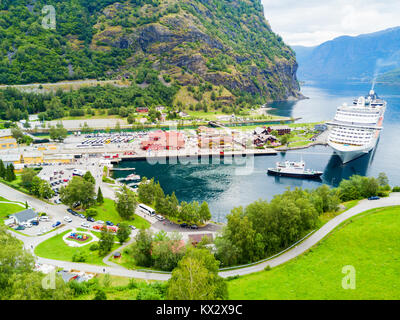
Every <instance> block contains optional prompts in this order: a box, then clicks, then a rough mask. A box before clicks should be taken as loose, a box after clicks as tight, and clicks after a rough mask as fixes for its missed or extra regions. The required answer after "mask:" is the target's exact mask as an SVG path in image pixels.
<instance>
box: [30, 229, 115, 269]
mask: <svg viewBox="0 0 400 320" xmlns="http://www.w3.org/2000/svg"><path fill="white" fill-rule="evenodd" d="M70 232H71V230H68V231H65V232H63V233H60V234H59V235H56V236H54V237H53V238H50V239H48V240H46V241H44V242H42V243H41V244H39V245H38V246H37V247H36V248H35V254H36V255H37V256H39V257H42V258H47V259H54V260H62V261H70V262H72V256H73V255H74V254H75V253H76V252H79V253H84V254H85V256H86V261H85V262H84V263H88V264H95V265H100V266H105V264H104V263H103V258H104V257H101V256H99V254H98V251H90V249H89V248H90V246H91V245H92V244H93V243H95V242H92V243H91V244H88V245H86V246H83V247H79V248H72V247H69V246H68V245H67V244H66V243H65V242H64V240H63V236H64V235H66V234H67V233H70ZM118 247H119V244H114V247H113V250H115V249H117V248H118Z"/></svg>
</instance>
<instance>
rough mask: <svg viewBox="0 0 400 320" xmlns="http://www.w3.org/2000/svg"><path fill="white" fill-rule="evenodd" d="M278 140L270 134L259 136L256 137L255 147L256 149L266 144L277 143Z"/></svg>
mask: <svg viewBox="0 0 400 320" xmlns="http://www.w3.org/2000/svg"><path fill="white" fill-rule="evenodd" d="M277 141H278V139H277V138H276V137H275V136H273V135H270V134H264V133H263V134H259V135H256V136H255V137H254V141H253V142H254V145H255V146H256V147H261V146H264V145H265V144H273V143H276V142H277Z"/></svg>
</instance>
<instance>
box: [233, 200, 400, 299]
mask: <svg viewBox="0 0 400 320" xmlns="http://www.w3.org/2000/svg"><path fill="white" fill-rule="evenodd" d="M399 234H400V207H390V208H380V209H373V210H370V211H367V212H365V213H362V214H360V215H358V216H357V217H354V218H352V219H351V220H349V221H348V222H346V223H344V224H342V225H341V226H340V227H339V228H337V229H336V230H335V231H334V232H333V233H331V234H330V235H329V236H328V237H327V238H325V239H324V240H323V241H322V242H320V243H319V244H318V245H316V246H315V247H313V248H312V249H311V250H309V251H308V252H306V253H305V254H303V255H302V256H300V257H298V258H296V259H294V260H292V261H290V262H288V263H286V264H284V265H281V266H278V267H276V268H273V269H271V270H269V271H263V272H259V273H255V274H252V275H248V276H243V277H240V278H238V279H235V280H231V281H229V282H228V288H229V298H230V299H239V300H240V299H249V300H269V299H279V300H287V299H399V297H400V256H399V254H398V252H400V241H399ZM347 265H351V266H354V268H355V270H356V289H354V290H353V289H347V290H345V289H343V288H342V279H343V277H345V274H344V273H342V268H343V267H344V266H347Z"/></svg>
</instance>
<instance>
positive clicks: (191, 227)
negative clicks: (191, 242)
mask: <svg viewBox="0 0 400 320" xmlns="http://www.w3.org/2000/svg"><path fill="white" fill-rule="evenodd" d="M198 228H199V227H198V226H197V225H196V224H193V225H191V226H190V229H196V230H197V229H198Z"/></svg>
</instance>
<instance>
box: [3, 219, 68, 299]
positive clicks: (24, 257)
mask: <svg viewBox="0 0 400 320" xmlns="http://www.w3.org/2000/svg"><path fill="white" fill-rule="evenodd" d="M34 264H35V260H34V258H33V256H32V255H31V254H30V253H29V252H28V251H27V250H24V249H23V246H22V245H21V243H20V242H19V241H18V240H17V239H16V238H14V237H13V236H11V235H10V234H8V232H7V229H6V228H5V227H2V226H0V297H1V300H52V299H54V300H57V299H60V300H65V299H71V298H72V292H71V290H70V289H69V288H68V287H67V286H66V285H65V284H64V281H63V280H62V279H61V278H60V277H59V276H56V281H55V285H56V290H46V289H44V288H43V286H42V280H43V277H44V275H43V274H41V273H39V272H36V271H33V268H34Z"/></svg>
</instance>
